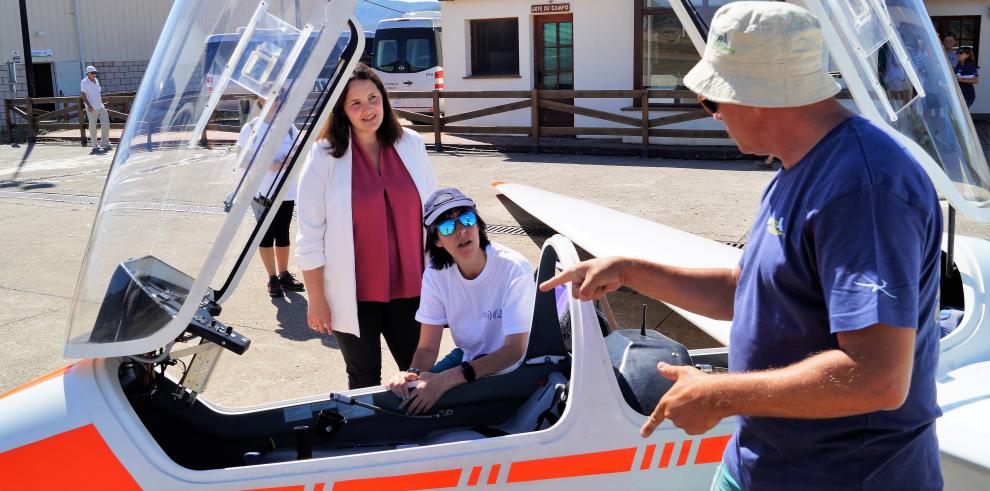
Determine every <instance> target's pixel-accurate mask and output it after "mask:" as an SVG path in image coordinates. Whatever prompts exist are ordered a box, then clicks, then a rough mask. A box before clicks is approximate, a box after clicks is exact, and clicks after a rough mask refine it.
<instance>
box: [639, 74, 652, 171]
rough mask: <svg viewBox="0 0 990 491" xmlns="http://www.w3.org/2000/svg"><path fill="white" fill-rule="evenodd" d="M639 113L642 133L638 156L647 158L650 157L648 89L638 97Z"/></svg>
mask: <svg viewBox="0 0 990 491" xmlns="http://www.w3.org/2000/svg"><path fill="white" fill-rule="evenodd" d="M639 105H640V111H642V119H643V121H642V125H643V126H642V128H641V129H642V131H643V148H641V149H640V154H641V157H642V158H644V159H645V158H647V157H649V156H650V91H649V89H643V93H642V94H640V96H639Z"/></svg>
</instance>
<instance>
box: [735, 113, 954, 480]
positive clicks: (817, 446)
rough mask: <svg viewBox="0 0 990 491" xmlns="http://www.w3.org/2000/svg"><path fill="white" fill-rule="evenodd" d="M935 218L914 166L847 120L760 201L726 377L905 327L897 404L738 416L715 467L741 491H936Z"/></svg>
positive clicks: (877, 134) (876, 132)
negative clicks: (790, 415) (908, 350)
mask: <svg viewBox="0 0 990 491" xmlns="http://www.w3.org/2000/svg"><path fill="white" fill-rule="evenodd" d="M941 241H942V212H941V207H940V206H939V204H938V198H937V196H936V194H935V190H934V188H933V186H932V184H931V182H930V181H929V180H928V177H927V176H926V175H925V173H924V172H923V170H922V169H921V166H920V165H919V164H918V163H917V161H915V160H914V159H913V158H912V157H911V156H910V155H909V154H908V153H907V152H906V151H905V150H904V149H903V148H902V147H900V146H899V145H898V144H897V143H896V142H894V141H893V140H892V139H891V138H890V137H889V136H887V135H886V134H885V133H884V132H883V131H881V130H880V129H879V128H877V127H875V126H873V125H872V124H871V123H870V122H868V121H867V120H865V119H863V118H860V117H852V118H850V119H848V120H846V121H845V122H843V123H842V124H840V125H839V126H837V127H836V128H834V129H833V130H832V131H831V132H830V133H829V134H828V135H826V136H825V138H823V139H822V140H821V141H820V142H819V143H818V144H817V145H816V146H815V147H814V148H813V149H812V150H811V152H809V153H808V154H807V155H806V156H805V157H804V158H803V159H801V161H800V162H798V164H797V165H795V166H794V167H793V168H791V169H783V170H781V171H780V172H779V173H778V174H777V176H776V177H775V178H774V179H773V180H772V181H771V182H770V184H769V185H768V186H767V189H766V190H765V191H764V194H763V198H762V202H761V204H760V210H759V213H758V214H757V217H756V222H755V223H754V224H753V229H752V231H751V235H750V239H749V241H748V243H747V244H746V249H745V251H744V253H743V257H742V260H741V262H740V267H741V268H742V274H741V276H740V278H739V285H738V287H737V289H736V296H735V314H734V318H733V321H732V331H731V334H730V340H729V368H730V370H731V371H734V372H743V371H750V370H762V369H770V368H779V367H784V366H787V365H791V364H793V363H796V362H799V361H801V360H803V359H805V358H807V357H809V356H810V355H813V354H815V353H818V352H821V351H824V350H829V349H835V348H838V342H837V338H836V333H839V332H847V331H853V330H857V329H863V328H866V327H870V326H872V325H874V324H877V323H883V324H889V325H891V326H896V327H902V328H907V329H917V335H916V342H915V354H914V369H913V372H912V375H911V387H910V392H909V394H908V397H907V401H906V402H905V403H904V405H903V406H901V407H900V408H899V409H897V410H894V411H877V412H873V413H868V414H863V415H858V416H849V417H843V418H832V419H818V420H808V419H785V418H765V417H747V416H740V417H738V418H737V421H738V425H737V429H736V433H735V435H733V438H732V440H731V441H730V443H729V445H728V446H727V447H726V451H725V456H724V458H725V463H726V466H727V468H728V469H729V470H730V472H732V474H733V476H735V477H736V479H737V480H738V481H739V483H740V484H741V485H742V486H743V487H744V488H747V489H750V488H754V489H788V490H793V489H828V490H840V489H940V488H941V485H942V478H941V471H940V468H939V453H938V442H937V440H936V437H935V425H934V421H935V418H937V417H938V416H940V415H941V411H940V410H939V407H938V405H937V403H936V400H935V366H936V363H937V361H938V341H939V336H938V334H939V330H938V302H939V300H938V294H939V255H940V253H941Z"/></svg>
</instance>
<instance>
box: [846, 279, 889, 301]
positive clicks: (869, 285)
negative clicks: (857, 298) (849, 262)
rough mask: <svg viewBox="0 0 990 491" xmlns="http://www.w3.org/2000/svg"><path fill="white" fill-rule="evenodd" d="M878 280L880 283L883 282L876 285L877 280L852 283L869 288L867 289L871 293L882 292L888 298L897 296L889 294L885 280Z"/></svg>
mask: <svg viewBox="0 0 990 491" xmlns="http://www.w3.org/2000/svg"><path fill="white" fill-rule="evenodd" d="M867 279H869V278H867ZM879 281H880V282H881V283H883V284H882V285H878V284H877V282H875V281H872V282H870V281H867V282H859V281H854V282H853V284H854V285H856V286H861V287H863V288H869V289H871V290H872V292H871V293H876V292H881V293H883V294H884V295H887V296H888V297H890V298H897V297H895V296H893V295H891V294H890V292H888V291H887V280H879Z"/></svg>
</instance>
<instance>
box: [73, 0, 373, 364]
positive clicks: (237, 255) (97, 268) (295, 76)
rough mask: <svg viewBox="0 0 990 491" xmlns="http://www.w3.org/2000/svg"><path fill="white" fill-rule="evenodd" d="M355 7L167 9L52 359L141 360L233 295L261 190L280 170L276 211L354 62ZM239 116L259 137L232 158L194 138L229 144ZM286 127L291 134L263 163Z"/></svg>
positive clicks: (357, 42) (257, 4)
mask: <svg viewBox="0 0 990 491" xmlns="http://www.w3.org/2000/svg"><path fill="white" fill-rule="evenodd" d="M355 1H356V0H329V1H327V0H303V1H302V2H272V3H269V2H266V1H259V0H225V1H217V2H213V1H211V2H198V1H183V0H179V1H176V2H175V5H174V6H173V8H172V11H171V13H170V15H169V17H168V20H167V21H166V23H165V26H164V29H163V31H162V34H161V37H160V39H159V41H158V45H157V47H156V49H155V52H154V54H153V55H152V58H151V60H150V62H149V64H148V70H147V72H146V73H145V76H144V79H143V80H142V83H141V87H140V89H139V90H138V94H137V96H136V98H135V100H134V104H133V107H132V108H131V112H130V115H129V116H128V120H127V124H126V126H125V128H124V133H123V135H122V137H121V140H120V144H119V146H118V148H117V153H116V155H115V156H114V159H113V163H112V165H111V167H110V171H109V175H108V177H107V182H106V186H105V188H104V191H103V196H102V199H101V201H100V205H99V208H98V210H97V214H96V219H95V221H94V224H93V231H92V236H91V237H90V240H89V244H88V248H87V251H86V255H85V257H84V259H83V264H82V269H81V271H80V273H79V280H78V282H77V286H76V291H75V295H74V297H73V302H72V308H71V313H70V319H69V331H68V339H67V341H66V345H65V356H67V357H71V358H91V357H107V356H122V355H131V354H138V353H147V352H150V351H153V350H155V349H157V348H159V347H161V346H164V345H166V344H167V343H169V342H170V341H172V340H173V339H175V338H176V337H177V336H179V335H180V334H181V333H182V331H183V330H185V328H186V327H187V326H188V324H189V322H190V320H191V319H192V317H193V315H194V314H195V313H196V311H197V310H198V309H199V308H200V307H201V305H202V304H203V302H204V301H210V300H222V299H223V297H224V296H225V295H226V294H227V293H229V292H230V291H231V290H232V289H233V286H234V284H235V283H236V281H237V278H238V277H239V275H240V273H241V272H242V271H243V269H244V267H245V266H246V265H247V262H248V261H247V259H248V258H249V257H250V252H251V251H253V250H254V248H255V247H256V246H257V243H258V242H259V241H260V239H261V234H260V233H259V231H261V230H264V229H265V228H266V227H267V226H268V223H269V222H270V221H271V219H272V215H274V213H268V212H265V213H264V215H262V219H261V220H260V221H259V220H256V219H255V217H254V215H253V214H251V213H250V212H249V211H250V207H249V204H250V203H251V201H252V198H253V197H254V195H255V193H256V191H257V190H258V186H259V185H260V183H261V182H262V178H263V177H264V175H265V174H266V172H268V171H269V170H270V169H272V168H279V167H281V169H282V170H283V172H282V173H281V174H280V176H281V178H282V179H280V180H277V181H276V183H275V185H274V191H275V193H276V194H275V196H276V198H275V200H274V203H273V204H272V205H271V206H270V208H275V209H277V207H278V205H279V202H280V200H281V198H280V197H281V195H282V194H284V193H283V192H284V190H285V189H283V187H287V186H283V183H284V182H285V181H286V179H285V178H286V176H288V175H290V174H291V172H292V170H293V167H294V164H296V162H297V161H298V165H296V166H295V167H298V166H301V164H302V163H301V160H302V159H301V158H299V156H300V155H305V154H304V152H305V151H307V149H306V147H307V146H308V145H309V144H311V143H312V141H313V140H314V139H315V134H316V132H318V129H319V127H320V126H321V125H322V122H323V121H324V120H325V119H326V117H327V116H328V115H329V110H328V109H329V107H330V106H332V104H333V101H334V100H335V99H336V97H337V96H338V95H339V94H338V92H339V91H340V87H341V84H339V83H338V82H339V81H340V79H341V78H342V76H343V74H345V73H349V72H350V70H351V69H352V68H353V66H354V64H355V63H356V60H357V57H358V56H359V54H360V49H361V47H362V45H363V43H364V36H362V35H354V34H356V33H360V32H362V31H361V29H360V27H359V26H357V25H356V24H355V23H354V22H350V23H348V17H349V16H350V15H351V13H352V12H353V8H354V3H355ZM297 9H298V10H297ZM341 32H343V33H344V34H343V35H342V34H341ZM355 53H358V56H354V55H355ZM247 108H251V114H252V115H256V116H255V117H257V118H259V119H260V120H261V121H266V122H268V123H269V124H265V125H261V124H259V125H252V127H253V128H254V130H253V132H252V134H251V135H249V137H248V139H247V141H246V142H243V145H242V148H240V150H239V151H237V149H231V148H229V147H217V148H211V147H210V145H209V144H208V141H207V140H206V139H205V138H204V137H206V136H209V134H210V132H212V131H216V130H228V131H238V129H239V127H240V123H241V121H239V120H238V118H239V115H240V114H244V113H245V111H244V109H247ZM324 109H327V110H326V111H324ZM290 125H295V127H296V128H297V129H299V130H301V131H300V132H298V133H297V132H291V134H292V135H296V134H298V136H297V137H295V138H294V141H293V147H292V150H291V151H290V152H289V155H288V157H286V158H285V159H283V160H281V161H276V160H275V157H276V153H277V150H278V148H279V146H280V145H281V144H282V142H283V140H284V139H285V138H286V135H289V134H290Z"/></svg>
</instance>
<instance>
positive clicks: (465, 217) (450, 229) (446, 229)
mask: <svg viewBox="0 0 990 491" xmlns="http://www.w3.org/2000/svg"><path fill="white" fill-rule="evenodd" d="M457 222H461V226H462V227H464V228H467V227H473V226H475V225H477V224H478V215H475V214H474V212H473V211H470V210H468V211H465V212H464V213H461V214H460V215H458V216H457V218H448V219H446V220H444V221H442V222H440V223H438V224H437V232H440V235H442V236H444V237H447V236H449V235H452V234H453V233H454V230H456V229H457Z"/></svg>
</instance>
